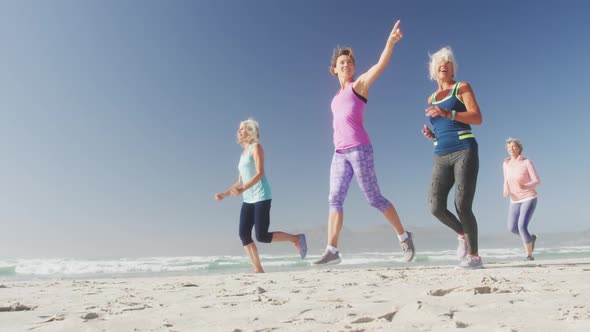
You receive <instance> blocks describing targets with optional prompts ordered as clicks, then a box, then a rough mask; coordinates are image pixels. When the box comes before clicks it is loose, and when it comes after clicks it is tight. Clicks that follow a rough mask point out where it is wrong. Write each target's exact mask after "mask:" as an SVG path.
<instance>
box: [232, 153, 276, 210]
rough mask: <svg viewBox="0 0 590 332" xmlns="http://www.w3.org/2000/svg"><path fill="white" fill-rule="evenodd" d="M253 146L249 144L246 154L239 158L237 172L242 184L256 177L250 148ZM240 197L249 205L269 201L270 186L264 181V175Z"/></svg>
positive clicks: (270, 196)
mask: <svg viewBox="0 0 590 332" xmlns="http://www.w3.org/2000/svg"><path fill="white" fill-rule="evenodd" d="M254 144H257V143H254ZM254 144H250V147H249V148H248V152H246V154H245V155H244V154H242V155H241V156H240V163H239V164H238V170H239V171H240V178H241V179H242V184H245V183H248V182H249V181H250V180H251V179H252V178H253V177H254V175H256V163H255V162H254V158H252V147H254ZM242 197H243V198H244V203H251V204H252V203H256V202H261V201H266V200H269V199H271V198H272V195H271V192H270V185H269V184H268V180H266V174H264V175H262V179H261V180H260V181H258V182H256V183H255V184H254V185H253V186H252V187H250V188H248V189H246V190H245V191H244V192H243V193H242Z"/></svg>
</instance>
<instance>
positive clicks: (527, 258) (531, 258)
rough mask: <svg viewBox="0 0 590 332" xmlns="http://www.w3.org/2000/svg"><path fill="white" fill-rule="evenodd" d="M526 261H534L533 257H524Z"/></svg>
mask: <svg viewBox="0 0 590 332" xmlns="http://www.w3.org/2000/svg"><path fill="white" fill-rule="evenodd" d="M526 260H527V261H534V260H535V257H533V256H526Z"/></svg>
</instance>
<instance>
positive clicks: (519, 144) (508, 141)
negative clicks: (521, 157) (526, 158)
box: [506, 137, 522, 152]
mask: <svg viewBox="0 0 590 332" xmlns="http://www.w3.org/2000/svg"><path fill="white" fill-rule="evenodd" d="M512 143H514V144H516V145H518V148H519V149H520V152H522V142H521V141H520V140H519V139H518V138H512V137H508V138H507V139H506V145H509V144H512Z"/></svg>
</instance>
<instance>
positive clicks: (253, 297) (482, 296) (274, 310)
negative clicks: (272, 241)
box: [0, 258, 590, 331]
mask: <svg viewBox="0 0 590 332" xmlns="http://www.w3.org/2000/svg"><path fill="white" fill-rule="evenodd" d="M588 280H590V258H589V259H570V260H544V261H536V262H512V263H487V264H486V267H485V269H482V270H473V271H464V270H455V268H454V266H416V265H412V264H410V265H409V266H408V267H403V268H374V269H371V268H369V269H344V268H339V267H332V268H323V269H315V268H310V269H308V270H299V271H295V272H274V273H267V274H260V275H257V274H252V273H238V274H222V275H200V276H186V277H163V278H162V277H154V278H128V279H126V278H120V279H119V278H118V279H91V280H36V281H0V331H444V330H455V329H458V328H464V329H466V330H468V331H590V283H589V282H588Z"/></svg>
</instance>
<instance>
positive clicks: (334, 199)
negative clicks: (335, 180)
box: [328, 193, 344, 212]
mask: <svg viewBox="0 0 590 332" xmlns="http://www.w3.org/2000/svg"><path fill="white" fill-rule="evenodd" d="M328 204H329V205H330V212H342V210H343V206H344V200H343V199H342V198H340V197H339V196H338V195H336V194H332V193H330V195H329V196H328Z"/></svg>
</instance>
